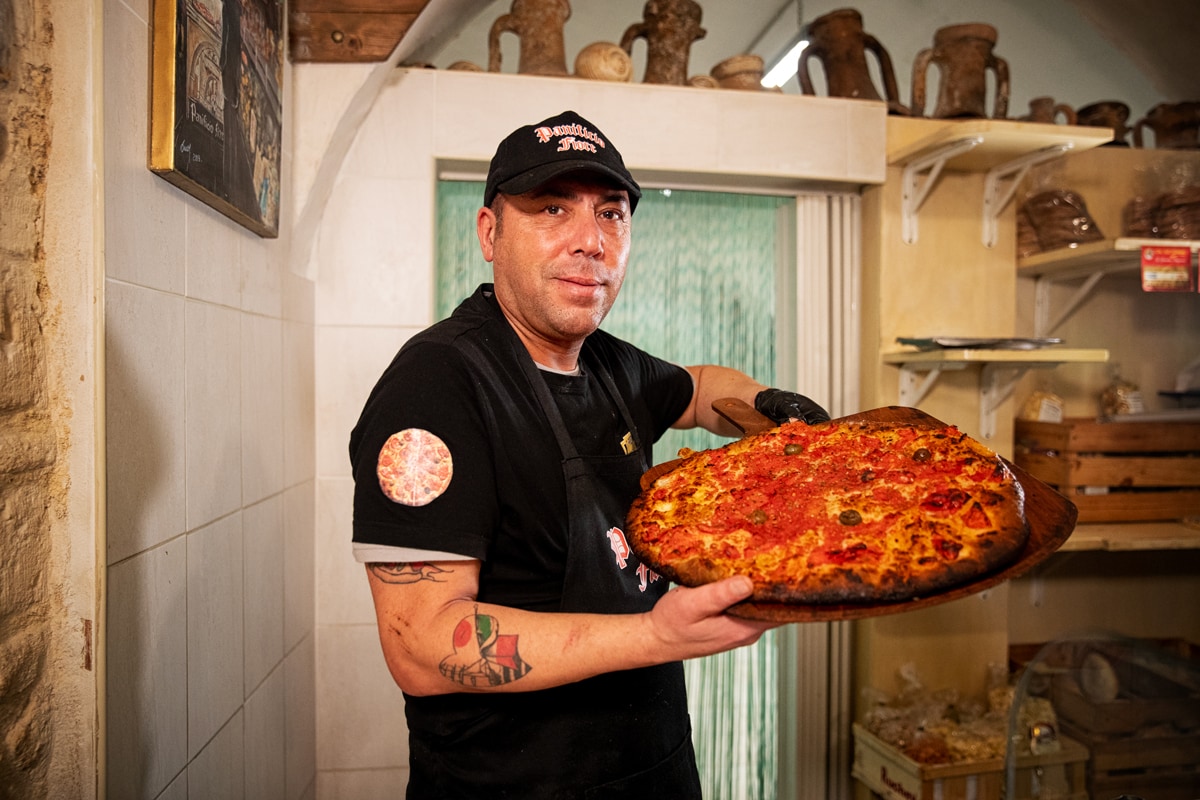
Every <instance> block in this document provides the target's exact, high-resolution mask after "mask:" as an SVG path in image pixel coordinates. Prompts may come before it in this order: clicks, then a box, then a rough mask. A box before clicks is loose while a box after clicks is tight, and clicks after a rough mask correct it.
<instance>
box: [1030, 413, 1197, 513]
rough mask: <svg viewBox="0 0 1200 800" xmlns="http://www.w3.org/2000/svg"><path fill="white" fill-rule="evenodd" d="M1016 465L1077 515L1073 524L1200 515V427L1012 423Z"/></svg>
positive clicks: (1184, 424)
mask: <svg viewBox="0 0 1200 800" xmlns="http://www.w3.org/2000/svg"><path fill="white" fill-rule="evenodd" d="M1014 437H1015V439H1016V449H1015V455H1014V461H1016V463H1017V465H1018V466H1020V467H1023V468H1024V469H1025V470H1026V471H1028V472H1029V473H1030V474H1031V475H1033V476H1034V477H1035V478H1039V479H1041V480H1043V481H1045V482H1046V483H1048V484H1050V485H1051V486H1054V487H1055V488H1056V489H1058V491H1059V492H1061V493H1062V494H1064V495H1066V496H1067V497H1068V498H1069V499H1070V500H1071V502H1073V503H1074V504H1075V505H1076V507H1077V508H1078V509H1079V522H1137V521H1153V520H1165V519H1180V518H1182V517H1187V516H1191V515H1195V514H1200V422H1098V421H1096V420H1094V419H1087V418H1068V419H1066V420H1064V421H1063V422H1033V421H1030V420H1023V419H1018V420H1017V421H1016V423H1015V426H1014Z"/></svg>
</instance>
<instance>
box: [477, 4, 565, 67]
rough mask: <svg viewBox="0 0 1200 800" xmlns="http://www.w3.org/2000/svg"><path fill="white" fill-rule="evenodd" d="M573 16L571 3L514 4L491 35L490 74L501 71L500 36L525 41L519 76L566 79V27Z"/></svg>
mask: <svg viewBox="0 0 1200 800" xmlns="http://www.w3.org/2000/svg"><path fill="white" fill-rule="evenodd" d="M570 16H571V4H570V2H569V0H513V4H512V9H511V10H510V11H509V13H507V14H505V15H503V16H501V17H497V18H496V21H495V22H493V23H492V29H491V31H489V32H488V72H499V71H500V60H501V53H500V35H501V34H503V33H506V32H510V33H515V34H516V35H517V36H518V38H519V39H520V40H521V49H520V51H519V52H520V61H519V62H518V63H517V72H520V73H521V74H523V75H566V74H567V57H566V51H565V50H566V49H565V46H564V45H563V26H564V25H566V22H567V19H568V18H570Z"/></svg>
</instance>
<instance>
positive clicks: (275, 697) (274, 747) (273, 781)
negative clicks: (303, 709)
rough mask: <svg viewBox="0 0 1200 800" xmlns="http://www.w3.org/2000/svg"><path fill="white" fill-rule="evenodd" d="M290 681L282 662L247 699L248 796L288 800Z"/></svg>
mask: <svg viewBox="0 0 1200 800" xmlns="http://www.w3.org/2000/svg"><path fill="white" fill-rule="evenodd" d="M286 698H287V692H286V680H285V676H284V667H283V664H282V662H281V663H280V664H279V665H278V667H277V668H276V669H275V671H274V672H272V673H271V674H270V675H268V676H267V678H266V680H264V681H263V682H262V683H261V684H260V685H259V686H258V688H257V689H255V690H254V693H253V694H251V695H250V696H249V697H247V698H246V709H245V720H246V740H245V768H246V797H247V798H251V799H252V800H285V798H286V797H287V793H286V789H287V780H286V768H287V767H286V756H285V748H286V745H285V741H286V726H287V715H286V710H285V709H286V705H285V703H286Z"/></svg>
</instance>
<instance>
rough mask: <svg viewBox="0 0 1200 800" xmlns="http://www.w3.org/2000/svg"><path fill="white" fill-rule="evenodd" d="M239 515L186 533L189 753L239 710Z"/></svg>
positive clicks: (241, 618)
mask: <svg viewBox="0 0 1200 800" xmlns="http://www.w3.org/2000/svg"><path fill="white" fill-rule="evenodd" d="M242 535H243V534H242V514H241V512H238V513H236V514H230V515H229V516H227V517H222V518H221V519H219V520H217V521H216V522H214V523H212V524H211V525H208V526H206V527H204V528H201V529H200V530H197V531H193V532H192V533H189V534H188V536H187V558H188V569H187V602H188V610H187V644H188V659H187V679H188V754H189V755H191V756H193V757H194V756H195V755H196V754H197V753H199V752H200V750H201V749H202V748H204V747H206V746H207V745H208V742H209V739H211V738H212V737H213V736H214V735H215V734H216V733H217V731H218V730H219V729H220V728H221V726H223V725H225V723H226V722H228V721H229V719H230V718H231V717H232V716H233V715H234V714H235V713H237V712H238V711H239V709H240V708H241V706H242V701H243V699H244V698H245V694H244V690H243V677H242V673H243V664H244V660H245V648H244V630H245V629H244V616H243V615H244V613H245V611H244V603H243V597H244V594H243V589H242V580H243V578H242V571H243V563H244V562H243V557H242Z"/></svg>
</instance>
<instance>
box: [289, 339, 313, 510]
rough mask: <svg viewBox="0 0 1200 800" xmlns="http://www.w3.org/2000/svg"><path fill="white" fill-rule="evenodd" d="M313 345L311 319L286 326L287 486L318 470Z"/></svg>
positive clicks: (305, 478)
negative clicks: (314, 421) (314, 423)
mask: <svg viewBox="0 0 1200 800" xmlns="http://www.w3.org/2000/svg"><path fill="white" fill-rule="evenodd" d="M314 341H315V340H314V336H313V326H312V323H311V319H310V321H309V322H307V323H305V322H292V321H286V322H284V323H283V356H282V362H283V376H282V380H283V413H282V415H281V416H282V417H283V485H284V486H295V485H296V484H297V483H300V482H302V481H305V480H308V479H310V478H311V477H312V476H313V473H314V470H315V469H316V434H317V432H316V427H315V426H314V425H313V420H314V419H316V397H315V394H314V391H313V387H314V385H315V379H316V373H315V369H314V356H315V353H314ZM310 511H311V509H310ZM310 519H311V517H310Z"/></svg>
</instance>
